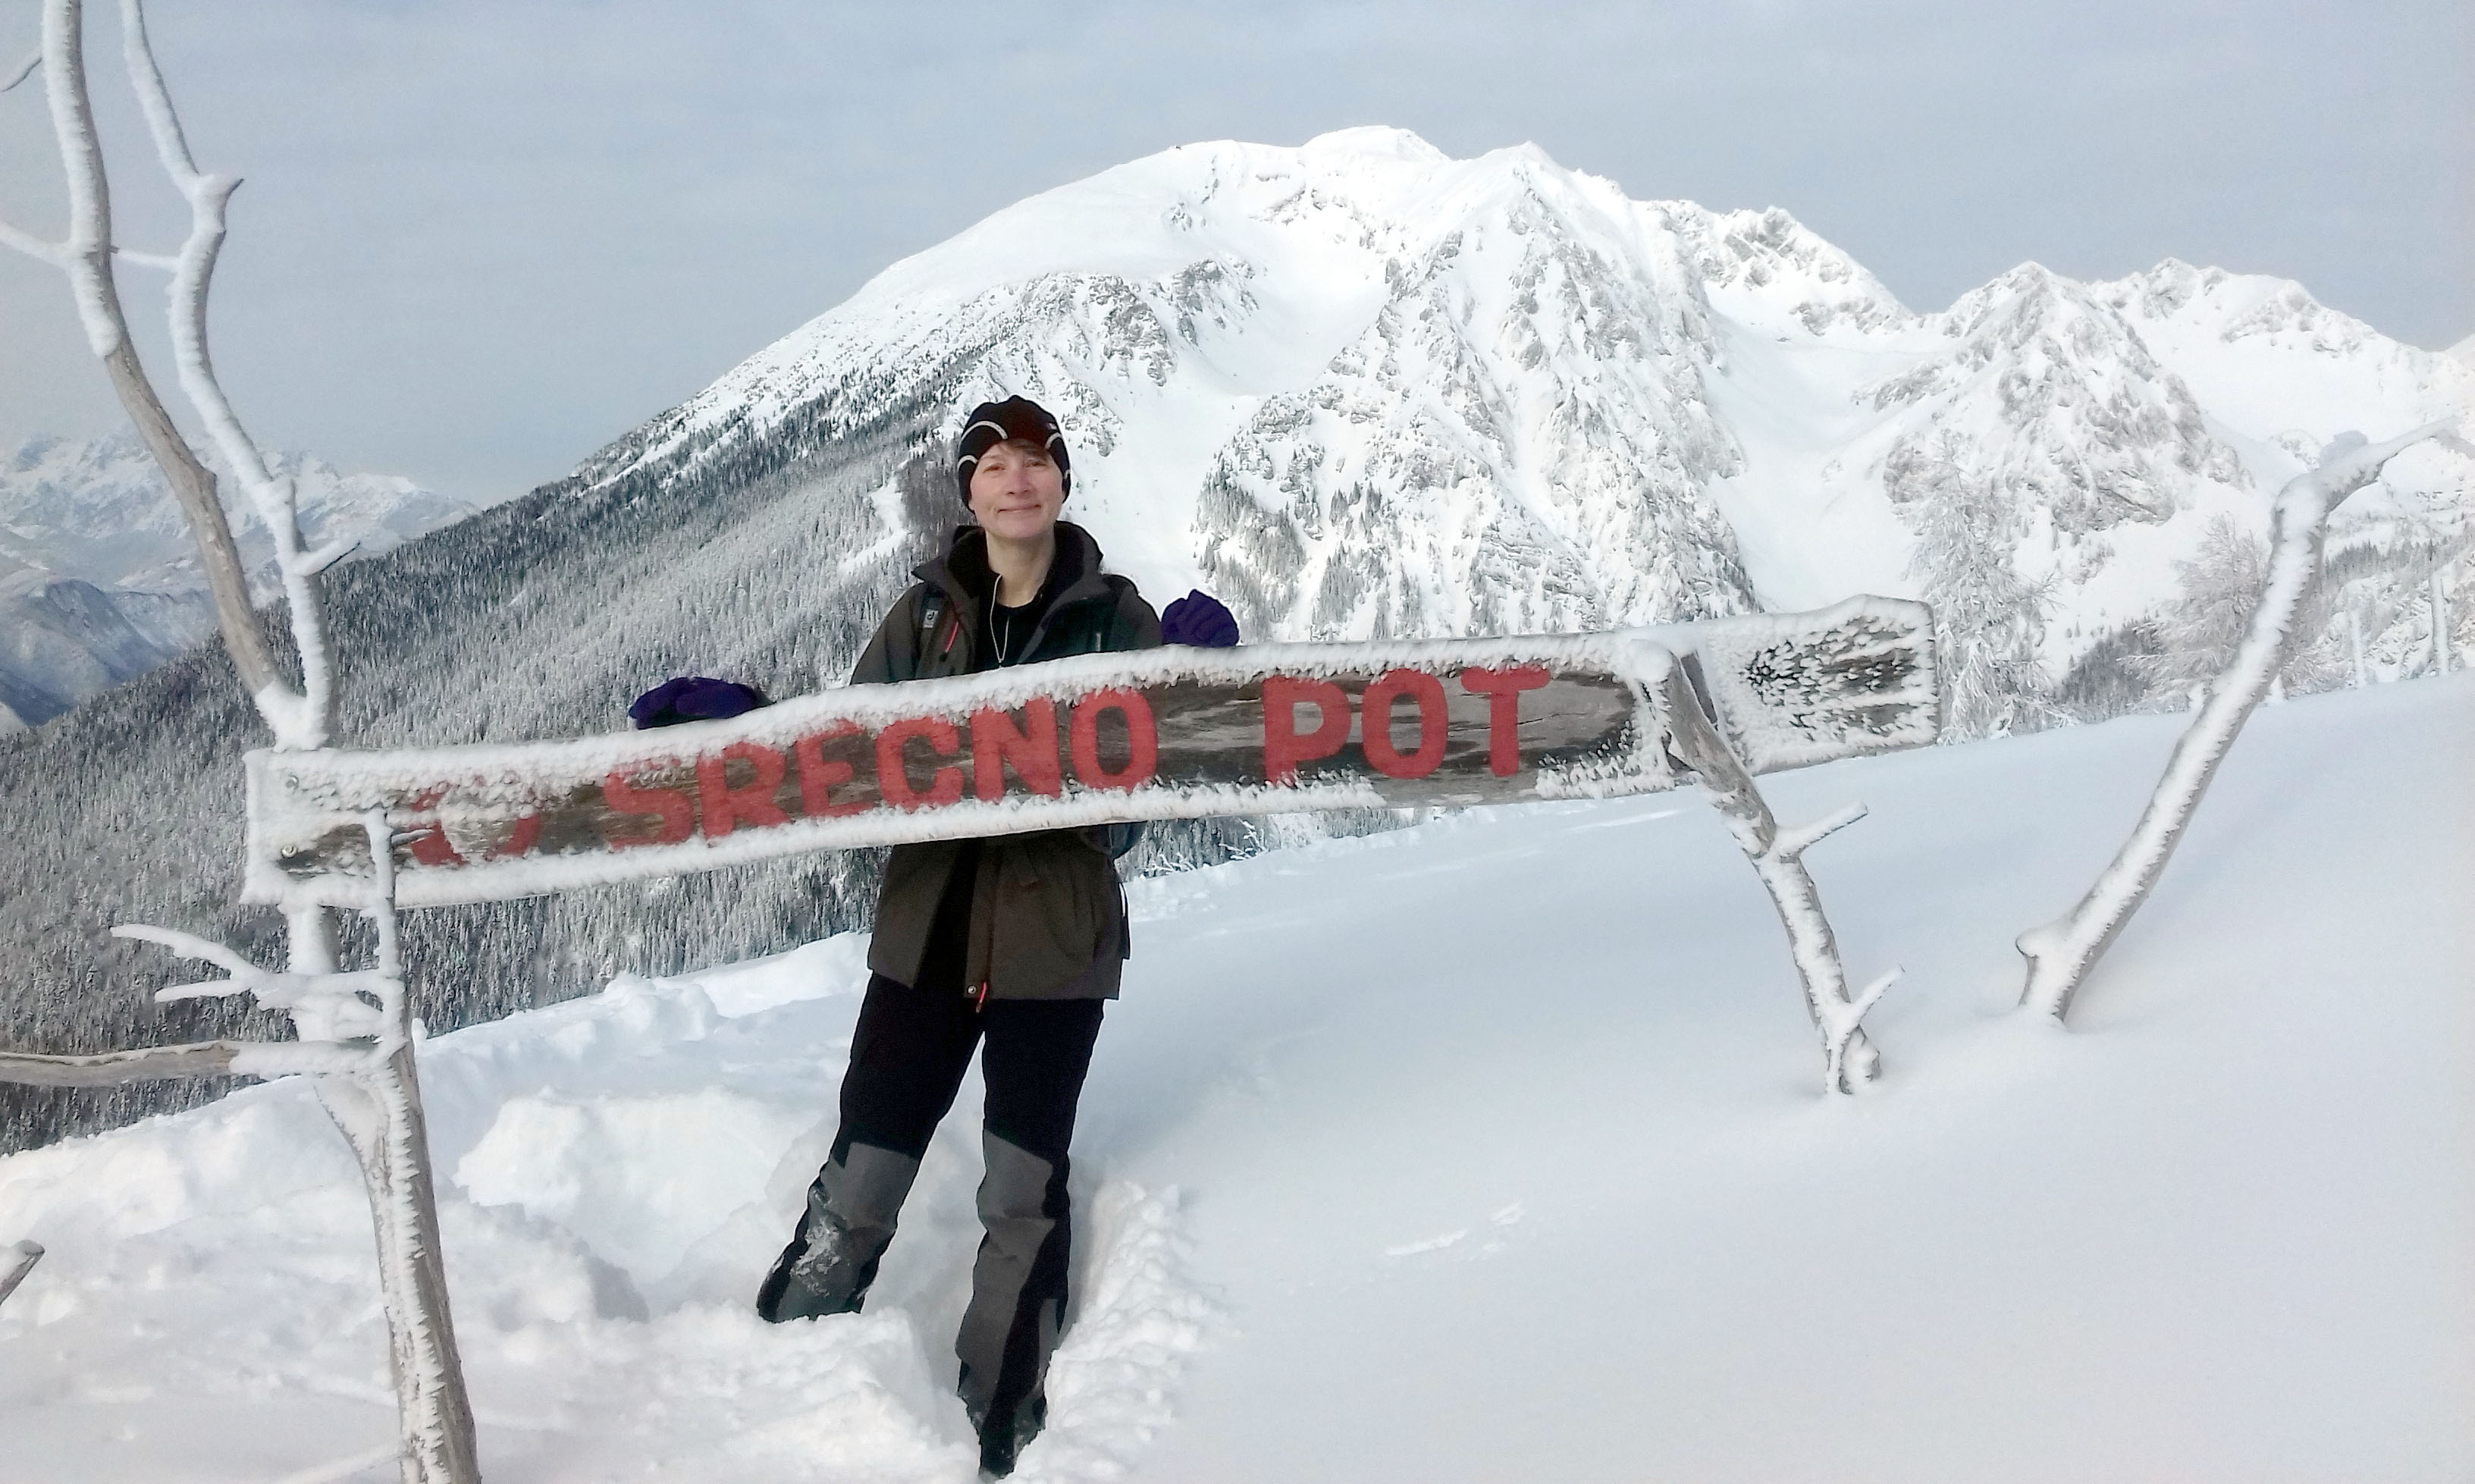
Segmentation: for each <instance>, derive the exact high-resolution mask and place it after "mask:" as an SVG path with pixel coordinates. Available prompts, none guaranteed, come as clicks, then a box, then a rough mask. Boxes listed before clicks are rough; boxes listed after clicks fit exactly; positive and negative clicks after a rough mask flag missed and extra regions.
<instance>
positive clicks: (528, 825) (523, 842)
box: [489, 814, 542, 860]
mask: <svg viewBox="0 0 2475 1484" xmlns="http://www.w3.org/2000/svg"><path fill="white" fill-rule="evenodd" d="M541 829H542V818H541V816H540V815H538V814H527V815H526V816H524V817H523V818H522V819H519V820H517V821H516V828H515V829H513V830H512V831H510V832H509V833H508V835H507V842H506V843H505V844H504V845H494V846H492V847H491V848H490V857H489V858H490V859H492V860H505V859H507V858H508V857H510V856H514V855H522V854H524V853H527V852H528V851H530V850H531V849H532V848H533V847H534V846H536V845H538V844H540V843H541Z"/></svg>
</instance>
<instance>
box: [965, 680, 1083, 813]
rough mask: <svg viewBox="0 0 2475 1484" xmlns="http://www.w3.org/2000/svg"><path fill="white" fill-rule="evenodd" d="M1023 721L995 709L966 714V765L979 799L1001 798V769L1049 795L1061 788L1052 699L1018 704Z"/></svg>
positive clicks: (1062, 780)
mask: <svg viewBox="0 0 2475 1484" xmlns="http://www.w3.org/2000/svg"><path fill="white" fill-rule="evenodd" d="M1022 720H1023V725H1022V726H1020V727H1017V726H1015V724H1014V717H1013V716H1012V715H1010V714H1009V713H1007V712H1004V711H997V710H983V711H973V712H972V713H971V768H972V771H973V773H974V774H975V775H977V781H978V784H979V794H980V797H981V798H983V799H1002V798H1004V797H1005V770H1006V769H1007V768H1009V767H1011V768H1013V769H1014V775H1015V777H1017V778H1018V779H1022V786H1023V787H1025V788H1028V789H1030V790H1031V791H1032V792H1033V793H1035V794H1041V795H1044V796H1046V797H1048V798H1051V799H1054V798H1056V797H1057V796H1058V795H1060V794H1062V793H1064V792H1066V779H1064V778H1063V777H1062V776H1061V775H1060V773H1059V771H1058V766H1057V703H1055V702H1053V701H1051V700H1049V699H1048V698H1047V697H1046V696H1034V697H1032V698H1031V699H1030V700H1029V701H1026V702H1024V703H1023V706H1022Z"/></svg>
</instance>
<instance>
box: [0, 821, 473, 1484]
mask: <svg viewBox="0 0 2475 1484" xmlns="http://www.w3.org/2000/svg"><path fill="white" fill-rule="evenodd" d="M361 826H362V832H363V835H364V837H365V838H366V840H367V842H368V845H369V851H370V857H371V875H370V881H371V886H370V890H369V892H368V894H367V896H366V897H365V898H364V899H363V900H362V902H361V904H360V910H361V911H362V913H363V914H364V915H366V916H367V917H369V918H370V920H371V922H372V925H373V927H374V928H376V934H377V939H378V943H377V952H376V954H375V955H374V958H375V961H374V962H373V963H372V964H371V965H370V967H368V968H366V969H356V970H341V969H337V968H335V967H334V965H333V942H332V940H331V937H330V936H329V935H328V934H327V933H326V931H325V929H326V928H327V927H328V926H329V925H328V922H327V917H326V914H325V913H324V912H323V911H316V910H313V911H311V912H310V913H307V914H306V917H307V918H308V919H309V921H308V922H306V923H302V922H296V923H295V925H294V926H295V937H294V944H293V947H294V953H293V960H292V961H293V967H292V968H291V969H289V970H285V971H281V972H279V971H276V970H272V969H261V968H259V967H258V966H257V965H256V964H254V963H252V962H250V961H249V959H248V958H247V957H245V956H243V955H242V954H240V953H238V952H234V951H233V949H231V948H230V947H228V946H226V945H224V944H221V943H216V942H213V941H211V940H209V939H207V938H201V937H198V936H197V935H195V934H193V933H186V932H180V931H176V930H174V929H171V928H150V927H144V926H138V925H131V926H124V927H119V928H113V929H112V932H113V933H114V935H115V936H118V937H123V938H134V939H137V940H139V941H142V942H147V943H155V944H159V945H161V946H162V947H164V948H167V949H170V950H171V951H172V952H175V953H178V954H180V955H181V956H183V957H184V958H194V959H198V960H201V961H203V962H206V963H209V964H212V965H214V966H215V967H217V968H219V969H222V970H223V971H224V973H225V974H226V975H227V976H229V977H226V978H221V979H208V980H202V981H199V982H196V983H191V984H178V985H174V986H173V987H172V988H170V989H166V990H162V991H160V992H159V994H158V996H157V998H158V999H161V1000H185V999H193V998H196V997H198V996H202V995H231V994H250V995H255V996H256V997H257V999H258V1000H259V1001H260V1002H262V1003H265V1004H268V1005H273V1006H276V1007H279V1008H281V1009H283V1010H286V1011H288V1012H289V1013H290V1014H291V1016H292V1023H293V1026H294V1028H295V1029H296V1030H298V1031H299V1032H300V1034H301V1036H302V1039H301V1040H299V1041H286V1042H267V1043H251V1042H238V1041H208V1042H201V1043H198V1044H195V1045H190V1046H164V1047H149V1048H144V1049H140V1050H135V1051H107V1052H103V1053H101V1054H99V1055H85V1056H55V1055H37V1054H33V1053H29V1052H19V1051H0V1082H23V1083H34V1084H36V1085H39V1086H50V1087H94V1086H104V1085H109V1084H111V1083H115V1082H130V1081H142V1080H149V1079H154V1078H161V1077H179V1076H226V1075H229V1076H259V1077H275V1076H295V1075H300V1074H309V1075H310V1076H311V1077H312V1083H311V1085H312V1086H313V1087H314V1088H315V1089H316V1091H317V1094H318V1098H319V1101H320V1102H321V1103H323V1104H324V1105H325V1106H326V1109H327V1111H328V1113H329V1115H330V1116H331V1117H332V1118H333V1119H334V1121H335V1125H336V1127H337V1128H338V1129H339V1130H341V1131H342V1133H343V1135H344V1139H345V1142H346V1143H348V1144H350V1145H351V1146H352V1149H353V1154H354V1157H355V1159H356V1160H357V1161H358V1162H359V1164H360V1167H361V1176H362V1180H363V1182H364V1184H365V1185H366V1186H367V1188H368V1192H369V1198H370V1215H371V1222H372V1235H373V1236H374V1237H375V1239H376V1242H377V1247H378V1258H379V1282H380V1292H381V1293H382V1294H383V1295H384V1297H385V1308H386V1317H387V1343H388V1359H389V1364H390V1367H391V1369H392V1370H393V1372H394V1375H395V1380H396V1399H397V1405H398V1410H399V1414H400V1416H401V1419H402V1422H403V1434H402V1447H401V1455H400V1456H401V1457H402V1459H403V1461H404V1480H405V1481H406V1484H478V1480H479V1478H480V1465H479V1462H478V1453H477V1452H476V1450H475V1447H474V1438H473V1409H472V1405H471V1403H470V1402H469V1401H468V1400H467V1399H466V1397H465V1391H464V1372H463V1364H462V1361H461V1360H460V1359H459V1358H458V1355H457V1352H456V1348H455V1326H454V1323H453V1320H452V1318H451V1317H450V1314H449V1310H448V1303H447V1267H446V1261H445V1259H444V1257H443V1256H442V1255H441V1253H440V1249H439V1239H438V1200H437V1196H436V1192H435V1190H434V1187H433V1184H432V1181H431V1178H430V1172H429V1132H428V1129H427V1125H426V1123H425V1120H424V1119H423V1117H422V1109H421V1083H420V1078H419V1076H418V1072H417V1069H416V1066H415V1060H414V1047H413V1039H412V1009H411V1003H410V1001H409V998H408V997H407V995H406V994H405V992H404V944H403V937H402V932H401V929H400V926H399V924H398V922H397V919H396V903H395V849H394V848H395V846H396V844H397V843H398V842H397V839H396V834H395V831H394V830H393V829H391V828H390V827H389V826H388V824H387V822H386V816H385V815H384V814H383V813H380V812H376V811H373V812H371V813H369V814H366V815H364V816H363V817H362V820H361ZM303 928H308V929H310V930H309V932H307V933H304V932H303V931H302V929H303ZM311 962H315V963H317V964H319V965H323V967H308V966H306V965H308V964H309V963H311ZM364 997H367V998H364ZM372 1000H375V1001H376V1003H375V1004H373V1003H371V1002H370V1001H372Z"/></svg>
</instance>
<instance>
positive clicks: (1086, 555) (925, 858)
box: [851, 521, 1161, 1000]
mask: <svg viewBox="0 0 2475 1484" xmlns="http://www.w3.org/2000/svg"><path fill="white" fill-rule="evenodd" d="M913 575H914V576H916V577H918V578H919V584H918V585H917V586H915V587H913V588H912V589H911V590H910V591H909V592H907V593H904V594H903V595H902V600H901V601H900V602H898V603H896V604H895V605H894V611H892V612H891V613H888V614H886V615H885V621H884V622H883V623H881V624H879V625H878V626H877V629H876V635H875V637H874V638H872V639H870V641H869V644H868V649H867V650H866V651H865V652H864V653H862V654H861V655H860V656H859V663H858V664H857V665H855V666H853V667H852V669H851V683H852V684H854V685H885V684H893V683H895V682H898V681H902V680H934V679H937V678H939V677H941V676H949V675H968V674H970V673H971V672H973V671H974V670H978V669H981V668H984V665H983V661H982V655H983V651H984V650H985V649H986V647H987V637H988V604H989V602H990V597H991V594H992V591H993V589H994V580H993V578H992V575H991V574H990V572H989V564H988V548H987V543H986V540H985V538H984V537H983V535H982V533H981V532H980V530H979V528H978V527H976V526H966V527H964V528H963V529H962V530H960V531H958V532H955V533H954V541H953V544H952V546H951V547H950V548H948V549H947V551H946V553H945V555H944V556H941V557H939V558H937V559H936V560H933V561H926V562H922V563H920V564H919V566H918V567H916V568H914V569H913ZM1051 576H1052V580H1053V581H1055V582H1056V583H1058V584H1059V585H1058V588H1057V593H1056V596H1055V597H1054V598H1052V599H1051V600H1050V602H1049V605H1048V609H1047V611H1046V612H1045V613H1043V614H1042V615H1041V620H1040V626H1039V628H1038V629H1037V630H1035V631H1034V632H1033V634H1032V640H1031V644H1030V647H1029V649H1028V650H1027V651H1026V652H1025V655H1024V656H1023V657H1022V658H1021V659H1020V660H1018V661H1015V663H1022V664H1031V663H1037V662H1038V661H1041V660H1044V659H1058V658H1062V657H1064V656H1066V655H1089V654H1093V653H1096V652H1099V651H1103V650H1139V649H1152V648H1156V647H1157V646H1158V645H1159V644H1160V642H1161V629H1160V617H1159V615H1157V614H1155V613H1154V612H1153V611H1152V608H1151V605H1150V604H1148V603H1145V602H1144V601H1143V600H1142V596H1141V595H1140V594H1139V593H1138V592H1136V591H1135V584H1134V583H1133V582H1131V581H1127V580H1126V579H1124V578H1122V577H1117V576H1114V575H1112V574H1107V573H1103V572H1102V571H1101V570H1100V548H1099V545H1098V543H1096V542H1094V541H1093V540H1092V539H1091V537H1090V533H1089V532H1085V531H1084V530H1083V528H1082V527H1080V526H1077V525H1074V524H1072V523H1071V522H1068V521H1059V522H1058V523H1057V565H1056V567H1055V568H1053V569H1052V573H1051ZM932 593H935V594H940V595H942V601H941V602H940V603H939V604H938V608H939V611H938V613H937V617H936V619H935V622H934V623H933V624H931V623H929V622H927V621H926V620H927V615H928V610H929V598H930V594H932ZM992 662H993V661H991V663H992ZM978 843H979V849H978V851H977V854H978V857H979V867H978V874H977V877H976V879H975V882H974V886H973V890H972V897H971V916H970V943H969V946H968V952H966V953H965V954H964V960H963V961H964V966H965V967H964V986H965V988H966V990H967V991H968V990H976V988H977V987H978V986H980V985H982V984H985V985H987V986H988V994H989V997H990V998H991V999H994V1000H1096V999H1115V997H1116V993H1117V976H1118V968H1119V965H1120V964H1121V962H1122V961H1123V960H1124V958H1125V956H1126V952H1127V943H1126V899H1125V891H1124V888H1123V887H1122V886H1121V885H1120V884H1119V883H1118V880H1117V867H1116V862H1115V861H1114V860H1112V859H1110V858H1109V853H1108V852H1107V850H1106V849H1105V848H1103V846H1102V845H1101V843H1100V841H1099V838H1098V834H1097V831H1094V830H1090V829H1052V830H1045V831H1042V832H1041V833H1038V834H1017V835H998V836H994V837H992V838H990V839H988V840H985V841H981V842H978ZM966 853H967V852H966V851H965V849H964V842H962V841H959V840H931V841H927V842H924V843H921V844H917V845H897V846H895V847H894V853H893V856H892V857H891V858H890V859H889V860H888V861H887V862H886V867H885V886H884V889H883V890H882V891H881V892H880V893H879V894H878V896H877V899H876V932H875V935H874V936H873V937H872V938H871V939H870V943H869V951H868V966H869V968H870V970H872V971H874V972H875V973H878V974H882V975H884V976H885V977H887V978H890V979H894V980H895V981H897V982H899V983H904V984H913V983H917V982H918V981H919V969H920V965H921V962H922V960H923V959H924V958H925V957H926V956H927V952H928V936H929V929H930V928H931V927H932V925H933V924H934V923H935V921H936V917H937V905H938V903H940V902H941V901H943V898H944V894H945V885H946V882H947V880H948V879H949V878H951V877H952V876H953V873H954V864H955V862H956V860H957V859H958V858H960V857H962V856H964V855H965V854H966Z"/></svg>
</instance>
